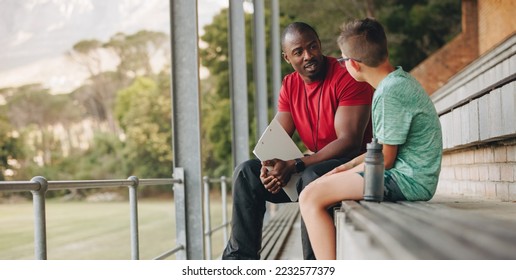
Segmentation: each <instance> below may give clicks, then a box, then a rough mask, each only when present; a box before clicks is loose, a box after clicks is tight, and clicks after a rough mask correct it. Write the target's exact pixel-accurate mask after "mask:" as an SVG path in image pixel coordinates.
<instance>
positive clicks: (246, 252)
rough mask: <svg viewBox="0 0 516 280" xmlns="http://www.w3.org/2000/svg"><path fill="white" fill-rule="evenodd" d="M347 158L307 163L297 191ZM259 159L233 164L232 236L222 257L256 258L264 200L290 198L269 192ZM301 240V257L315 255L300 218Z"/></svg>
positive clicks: (274, 200) (287, 200)
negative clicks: (261, 174) (235, 165)
mask: <svg viewBox="0 0 516 280" xmlns="http://www.w3.org/2000/svg"><path fill="white" fill-rule="evenodd" d="M347 161H348V159H334V160H328V161H324V162H321V163H319V164H315V165H311V166H308V167H307V168H306V169H305V171H303V173H302V176H301V178H300V179H299V182H298V183H297V189H298V192H301V191H302V190H303V188H304V187H306V185H308V184H309V183H310V182H312V181H314V180H315V179H317V178H319V177H320V176H322V175H323V174H325V173H327V172H328V171H330V170H332V169H333V168H335V167H337V166H339V165H341V164H343V163H345V162H347ZM260 169H261V163H260V161H259V160H257V159H251V160H248V161H246V162H244V163H242V164H240V165H239V166H238V167H237V168H235V172H234V174H233V217H232V221H231V237H230V239H229V242H228V244H227V246H226V249H225V250H224V252H223V254H222V259H224V260H258V259H260V249H261V244H262V227H263V218H264V215H265V210H266V206H265V205H266V201H269V202H272V203H286V202H291V201H290V199H289V197H288V196H287V194H286V193H285V192H283V191H280V192H279V193H277V194H271V193H269V192H268V191H267V190H266V189H265V187H264V186H263V184H262V182H261V180H260ZM301 242H302V245H303V258H304V259H308V260H313V259H315V256H314V253H313V250H312V246H311V245H310V240H309V239H308V233H307V231H306V227H305V225H304V222H303V221H302V220H301Z"/></svg>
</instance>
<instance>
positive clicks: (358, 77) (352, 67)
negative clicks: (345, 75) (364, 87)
mask: <svg viewBox="0 0 516 280" xmlns="http://www.w3.org/2000/svg"><path fill="white" fill-rule="evenodd" d="M340 51H341V53H342V57H343V58H347V59H345V60H344V63H345V65H346V69H348V72H349V74H350V75H351V77H353V79H355V80H357V81H359V82H363V81H364V79H363V78H362V75H361V73H360V72H359V71H357V69H356V68H355V65H353V64H354V63H355V64H356V63H358V62H357V61H356V60H354V59H353V58H350V57H349V56H347V55H346V54H345V53H344V50H343V49H342V48H341V50H340Z"/></svg>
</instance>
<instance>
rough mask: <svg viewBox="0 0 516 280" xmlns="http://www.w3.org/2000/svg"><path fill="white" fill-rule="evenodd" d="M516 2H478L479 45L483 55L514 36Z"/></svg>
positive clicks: (498, 0)
mask: <svg viewBox="0 0 516 280" xmlns="http://www.w3.org/2000/svg"><path fill="white" fill-rule="evenodd" d="M515 13H516V1H508V0H480V1H478V38H479V40H478V43H479V54H480V55H482V54H484V53H486V52H488V51H489V50H490V49H492V48H493V47H494V46H496V45H497V44H498V42H502V41H504V40H505V39H507V38H508V37H509V36H511V35H512V34H514V32H515V29H516V14H515Z"/></svg>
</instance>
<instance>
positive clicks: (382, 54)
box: [337, 18, 388, 67]
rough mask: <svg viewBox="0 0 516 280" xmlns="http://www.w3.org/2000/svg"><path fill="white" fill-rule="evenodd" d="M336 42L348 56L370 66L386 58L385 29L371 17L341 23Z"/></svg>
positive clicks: (375, 65) (376, 64)
mask: <svg viewBox="0 0 516 280" xmlns="http://www.w3.org/2000/svg"><path fill="white" fill-rule="evenodd" d="M337 43H338V44H339V47H340V48H341V50H342V51H343V52H344V53H345V54H346V55H347V56H348V57H349V58H351V59H354V60H358V61H360V62H362V63H364V64H365V65H367V66H370V67H377V66H378V65H380V64H381V63H383V62H384V61H385V60H386V59H387V58H388V51H387V37H386V36H385V31H384V30H383V27H382V25H381V24H380V23H379V22H378V21H377V20H375V19H373V18H365V19H361V20H353V21H351V22H348V23H345V24H343V25H342V26H341V32H340V35H339V37H338V39H337Z"/></svg>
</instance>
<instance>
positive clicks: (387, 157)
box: [324, 144, 398, 176]
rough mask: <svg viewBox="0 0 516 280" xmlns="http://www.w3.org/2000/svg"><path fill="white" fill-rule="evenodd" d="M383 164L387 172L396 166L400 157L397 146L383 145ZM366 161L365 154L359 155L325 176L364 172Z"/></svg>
mask: <svg viewBox="0 0 516 280" xmlns="http://www.w3.org/2000/svg"><path fill="white" fill-rule="evenodd" d="M382 151H383V163H384V166H385V170H389V169H391V168H392V167H393V166H394V162H395V161H396V156H397V155H398V146H397V145H387V144H383V149H382ZM364 159H365V153H364V154H361V155H359V156H358V157H356V158H354V159H352V160H350V161H349V162H346V163H344V164H341V165H339V166H337V167H335V168H334V169H333V170H331V171H330V172H328V173H326V174H324V176H328V175H331V174H335V173H339V172H343V171H347V170H353V172H360V171H364V164H363V163H364Z"/></svg>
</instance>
